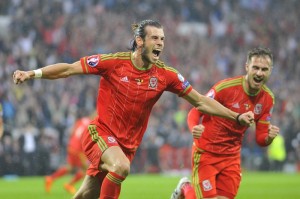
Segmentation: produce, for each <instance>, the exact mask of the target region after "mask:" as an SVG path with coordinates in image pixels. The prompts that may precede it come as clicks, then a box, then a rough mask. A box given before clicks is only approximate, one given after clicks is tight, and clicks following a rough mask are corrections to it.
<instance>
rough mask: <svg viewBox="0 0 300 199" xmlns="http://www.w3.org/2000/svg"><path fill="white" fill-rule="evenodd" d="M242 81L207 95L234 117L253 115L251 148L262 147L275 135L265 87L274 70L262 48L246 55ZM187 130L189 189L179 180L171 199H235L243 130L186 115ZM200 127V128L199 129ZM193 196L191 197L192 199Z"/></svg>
mask: <svg viewBox="0 0 300 199" xmlns="http://www.w3.org/2000/svg"><path fill="white" fill-rule="evenodd" d="M245 69H246V75H244V76H238V77H233V78H228V79H225V80H222V81H220V82H218V83H216V84H215V85H214V86H213V87H212V88H211V89H210V90H209V92H208V93H207V96H208V97H211V98H212V99H215V100H217V101H218V102H220V103H221V104H222V105H224V106H225V107H227V108H230V109H232V110H233V111H236V112H244V111H249V110H250V111H253V113H254V120H255V124H256V125H255V128H256V142H257V144H258V145H260V146H262V147H265V146H268V145H270V144H271V143H272V142H273V140H274V138H275V137H277V135H278V134H279V128H278V127H277V126H275V125H272V124H271V123H270V121H271V117H272V112H273V107H274V105H275V97H274V94H273V93H272V91H271V90H270V89H269V88H268V87H267V86H266V85H265V84H266V82H267V81H268V79H269V77H270V75H271V72H272V70H273V54H272V52H271V51H270V50H269V49H267V48H263V47H258V48H253V49H251V50H250V51H249V52H248V55H247V60H246V64H245ZM188 126H189V129H190V131H191V132H192V134H193V137H194V144H193V152H192V164H193V172H192V173H193V175H192V182H193V183H192V185H193V188H194V190H195V192H194V191H193V189H192V185H191V184H190V183H189V180H188V179H187V178H186V177H184V178H182V179H181V180H180V182H179V184H178V186H177V188H176V189H175V191H174V192H173V193H172V196H171V198H172V199H178V198H181V197H182V195H183V196H184V198H186V199H195V198H224V199H225V198H228V199H229V198H235V196H236V195H237V192H238V188H239V185H240V182H241V173H242V170H241V163H240V159H241V157H240V152H241V147H242V140H243V136H244V135H245V132H246V130H247V128H248V127H246V126H241V125H240V124H238V123H234V122H232V121H229V120H224V119H223V118H218V117H214V116H211V115H208V114H205V113H201V112H199V111H197V110H196V109H194V108H193V109H191V111H190V112H189V115H188ZM203 126H204V127H203ZM195 194H196V195H195Z"/></svg>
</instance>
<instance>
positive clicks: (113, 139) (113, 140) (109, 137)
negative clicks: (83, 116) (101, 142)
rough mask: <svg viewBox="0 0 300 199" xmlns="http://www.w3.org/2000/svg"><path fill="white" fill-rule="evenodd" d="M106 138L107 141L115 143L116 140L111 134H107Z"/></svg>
mask: <svg viewBox="0 0 300 199" xmlns="http://www.w3.org/2000/svg"><path fill="white" fill-rule="evenodd" d="M107 139H108V143H115V142H116V139H115V138H114V137H112V136H108V137H107Z"/></svg>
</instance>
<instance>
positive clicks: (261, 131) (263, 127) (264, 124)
mask: <svg viewBox="0 0 300 199" xmlns="http://www.w3.org/2000/svg"><path fill="white" fill-rule="evenodd" d="M266 103H267V102H266ZM268 104H269V105H271V104H272V106H271V107H270V106H269V107H268V108H267V110H266V111H265V113H264V114H263V115H262V117H261V118H259V120H258V121H257V122H256V142H257V144H258V145H259V146H268V144H266V138H267V136H268V131H269V125H270V120H271V117H272V111H273V102H269V103H268Z"/></svg>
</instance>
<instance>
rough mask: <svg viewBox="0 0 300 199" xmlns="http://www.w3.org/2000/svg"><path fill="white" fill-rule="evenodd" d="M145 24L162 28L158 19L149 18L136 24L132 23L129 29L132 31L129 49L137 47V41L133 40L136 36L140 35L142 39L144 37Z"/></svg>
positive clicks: (132, 49) (133, 49)
mask: <svg viewBox="0 0 300 199" xmlns="http://www.w3.org/2000/svg"><path fill="white" fill-rule="evenodd" d="M147 26H154V27H156V28H162V25H161V24H160V23H159V22H158V21H155V20H151V19H147V20H143V21H141V22H140V23H137V24H132V25H131V29H132V31H133V36H134V38H133V40H132V41H131V46H130V50H131V51H135V50H136V48H137V43H136V41H135V38H136V37H141V38H142V39H143V40H144V39H145V36H146V31H145V28H146V27H147Z"/></svg>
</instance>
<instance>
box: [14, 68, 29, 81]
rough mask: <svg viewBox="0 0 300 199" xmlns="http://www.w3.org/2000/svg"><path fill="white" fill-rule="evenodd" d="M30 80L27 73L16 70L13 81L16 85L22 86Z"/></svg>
mask: <svg viewBox="0 0 300 199" xmlns="http://www.w3.org/2000/svg"><path fill="white" fill-rule="evenodd" d="M28 79H30V76H29V73H28V72H26V71H20V70H16V71H15V72H14V74H13V80H14V83H15V84H21V83H23V82H25V81H26V80H28Z"/></svg>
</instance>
